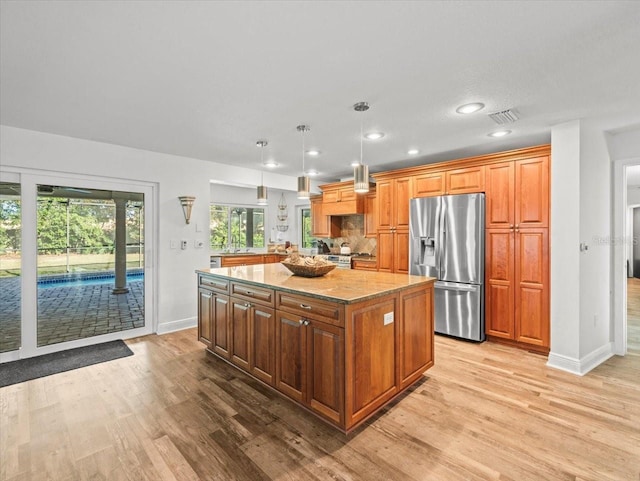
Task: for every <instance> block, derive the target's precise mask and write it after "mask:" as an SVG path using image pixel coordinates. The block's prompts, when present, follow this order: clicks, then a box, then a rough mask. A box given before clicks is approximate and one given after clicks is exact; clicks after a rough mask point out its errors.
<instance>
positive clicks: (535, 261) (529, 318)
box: [515, 229, 549, 347]
mask: <svg viewBox="0 0 640 481" xmlns="http://www.w3.org/2000/svg"><path fill="white" fill-rule="evenodd" d="M548 246H549V235H548V231H547V229H526V230H522V229H520V232H519V233H516V269H515V279H516V293H515V303H516V309H515V317H516V321H515V326H516V330H515V339H516V341H520V342H526V343H528V344H535V345H537V346H544V347H549V280H548V279H549V247H548Z"/></svg>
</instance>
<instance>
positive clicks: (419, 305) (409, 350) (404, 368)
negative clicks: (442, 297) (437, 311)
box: [396, 289, 434, 389]
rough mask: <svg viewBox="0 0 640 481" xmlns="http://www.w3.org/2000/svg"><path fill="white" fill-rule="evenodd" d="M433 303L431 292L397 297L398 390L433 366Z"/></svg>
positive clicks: (421, 291) (418, 292) (419, 292)
mask: <svg viewBox="0 0 640 481" xmlns="http://www.w3.org/2000/svg"><path fill="white" fill-rule="evenodd" d="M433 302H434V299H433V289H429V290H427V291H423V290H420V291H417V292H411V293H407V294H401V296H400V316H399V319H397V321H396V322H398V323H399V330H400V332H399V349H400V356H399V358H400V363H399V364H400V365H399V371H400V376H399V386H398V387H399V388H400V389H404V388H405V387H406V386H408V385H409V384H411V383H413V382H414V381H415V380H416V379H417V378H418V377H420V376H422V373H423V372H424V370H425V369H427V368H428V367H430V366H432V365H433V312H434V311H433Z"/></svg>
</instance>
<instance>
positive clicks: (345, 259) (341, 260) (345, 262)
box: [318, 254, 352, 269]
mask: <svg viewBox="0 0 640 481" xmlns="http://www.w3.org/2000/svg"><path fill="white" fill-rule="evenodd" d="M318 257H323V258H324V259H326V260H328V261H329V262H333V263H334V264H335V265H336V266H337V267H336V269H351V257H352V255H348V256H341V255H337V254H318Z"/></svg>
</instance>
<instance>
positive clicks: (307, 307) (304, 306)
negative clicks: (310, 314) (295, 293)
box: [300, 304, 312, 310]
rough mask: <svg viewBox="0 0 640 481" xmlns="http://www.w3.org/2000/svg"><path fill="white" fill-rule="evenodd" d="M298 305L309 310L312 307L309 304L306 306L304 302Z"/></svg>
mask: <svg viewBox="0 0 640 481" xmlns="http://www.w3.org/2000/svg"><path fill="white" fill-rule="evenodd" d="M300 307H301V308H302V309H309V310H311V309H312V307H311V306H308V305H306V304H300Z"/></svg>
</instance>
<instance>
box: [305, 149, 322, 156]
mask: <svg viewBox="0 0 640 481" xmlns="http://www.w3.org/2000/svg"><path fill="white" fill-rule="evenodd" d="M307 155H310V156H312V157H317V156H318V155H320V151H319V150H307Z"/></svg>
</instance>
